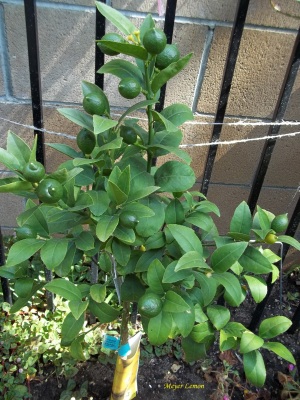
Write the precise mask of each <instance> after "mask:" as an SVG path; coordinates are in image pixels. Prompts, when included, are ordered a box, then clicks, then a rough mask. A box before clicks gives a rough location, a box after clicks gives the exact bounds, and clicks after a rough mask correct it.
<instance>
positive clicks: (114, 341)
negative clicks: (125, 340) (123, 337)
mask: <svg viewBox="0 0 300 400" xmlns="http://www.w3.org/2000/svg"><path fill="white" fill-rule="evenodd" d="M119 343H120V339H119V338H117V337H115V336H112V335H105V336H104V340H103V343H102V347H104V348H105V349H109V350H117V349H118V347H119Z"/></svg>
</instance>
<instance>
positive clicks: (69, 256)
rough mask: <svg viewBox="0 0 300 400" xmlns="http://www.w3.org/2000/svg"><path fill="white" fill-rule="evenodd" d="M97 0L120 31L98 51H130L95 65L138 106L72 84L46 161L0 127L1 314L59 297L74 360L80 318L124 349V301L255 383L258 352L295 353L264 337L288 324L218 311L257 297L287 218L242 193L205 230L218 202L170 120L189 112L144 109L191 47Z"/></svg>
mask: <svg viewBox="0 0 300 400" xmlns="http://www.w3.org/2000/svg"><path fill="white" fill-rule="evenodd" d="M97 7H98V9H99V11H100V12H101V13H102V14H103V15H104V16H105V17H106V18H107V19H108V20H109V21H110V22H111V23H112V24H113V25H115V27H116V28H118V29H119V31H120V34H117V33H107V34H106V35H105V36H104V37H103V38H102V39H101V40H100V41H99V42H98V45H99V47H100V49H101V50H102V51H103V52H104V53H105V54H107V55H110V56H117V55H118V54H120V53H121V54H122V55H126V56H128V57H132V58H133V61H127V59H126V60H125V59H121V58H115V59H112V60H110V61H108V62H107V63H106V64H104V65H103V66H102V67H101V68H100V70H99V72H100V73H109V74H113V75H115V76H116V77H117V78H119V79H120V82H119V86H118V89H119V92H120V94H121V95H122V96H123V97H125V98H126V99H134V98H138V99H137V103H136V104H134V105H132V106H130V107H129V108H128V109H127V110H126V112H124V113H123V114H122V115H121V117H120V118H119V119H118V120H116V119H113V118H112V117H111V113H110V105H109V102H108V99H107V97H106V95H105V93H104V92H103V91H102V90H101V89H100V88H99V87H97V86H96V85H94V84H93V83H90V82H86V81H83V82H82V92H83V103H82V105H83V111H82V110H78V109H74V108H63V109H59V112H60V113H61V114H62V115H64V116H65V117H66V118H68V119H69V120H71V121H72V122H74V123H75V124H77V125H78V126H79V128H78V130H79V132H78V134H77V148H72V147H70V146H68V145H65V144H57V143H48V144H47V145H48V146H51V147H52V148H54V149H55V150H57V151H59V152H61V153H63V154H64V155H66V156H68V157H69V160H68V161H66V162H64V163H63V164H61V165H60V166H59V167H58V168H57V170H55V171H52V172H46V171H45V169H44V167H43V166H42V165H41V164H40V163H39V162H37V161H36V140H34V142H33V144H32V146H29V145H28V144H27V143H25V142H24V141H23V140H22V139H21V138H20V137H18V136H17V135H16V134H14V133H12V132H9V133H8V137H7V148H6V150H5V149H0V162H1V163H3V164H4V165H5V166H6V167H7V168H8V169H9V170H10V171H11V172H12V173H13V175H12V176H11V177H9V178H6V179H2V180H1V182H0V184H1V185H0V192H2V193H7V192H10V193H15V194H16V195H20V196H24V197H26V198H27V202H26V207H25V210H24V212H22V213H21V214H20V215H19V216H18V217H17V223H18V228H17V229H16V237H17V241H16V242H15V243H14V244H13V245H12V246H11V247H10V250H9V252H8V256H7V260H6V264H5V265H4V266H3V267H1V269H0V276H2V277H4V278H8V279H11V280H13V282H14V304H13V305H12V307H11V308H10V309H9V312H10V313H15V312H17V311H18V310H20V309H22V308H23V307H24V306H28V305H30V304H31V302H32V299H33V298H36V297H40V298H44V297H43V296H45V294H44V290H45V289H46V290H47V291H49V292H52V293H54V294H55V295H58V296H60V297H62V298H63V299H65V300H66V301H68V303H67V306H66V307H67V310H66V315H65V316H64V319H63V322H62V324H61V332H60V340H61V342H60V343H61V345H62V346H65V347H67V348H69V351H70V354H71V355H72V357H73V358H74V359H77V360H81V361H84V360H85V359H86V355H85V352H84V349H85V342H86V340H87V337H86V334H85V332H86V329H85V327H86V324H87V320H88V319H91V318H93V317H96V318H97V319H98V321H99V322H98V325H95V326H94V327H93V329H94V330H95V331H96V329H97V328H99V329H103V325H105V324H106V326H107V324H110V323H113V322H115V321H118V320H119V321H120V326H119V329H118V330H112V331H110V332H109V333H110V338H114V339H113V343H114V346H115V348H113V349H112V348H111V347H109V349H108V350H109V351H107V350H105V349H104V351H107V352H108V353H109V354H110V353H111V352H110V350H115V351H117V352H119V354H121V355H122V356H123V359H125V358H126V352H127V349H128V341H129V338H130V336H131V333H132V332H130V328H129V326H130V325H129V322H130V316H131V315H132V314H134V313H135V304H136V303H137V305H138V312H139V314H140V315H141V322H142V329H143V331H144V332H145V334H146V335H147V338H148V340H149V342H150V344H151V345H153V346H161V345H163V344H164V343H166V342H167V341H168V340H169V339H175V338H177V337H178V336H179V337H180V338H181V341H180V343H181V348H182V352H183V354H184V359H185V361H186V362H194V361H196V360H198V359H201V358H204V357H205V356H206V353H207V351H208V349H209V348H210V347H211V346H212V345H213V344H214V342H215V340H216V339H217V340H218V343H219V349H220V351H221V352H225V351H228V350H231V349H234V350H235V351H237V352H239V353H240V355H241V359H242V362H243V368H244V371H245V374H246V377H247V380H248V381H249V382H251V383H252V384H253V385H255V386H257V387H260V386H262V385H263V384H264V382H265V379H266V369H265V365H264V360H263V356H262V350H269V351H271V352H273V353H275V354H276V355H278V356H279V357H281V358H283V359H285V360H287V361H288V362H289V363H291V364H295V359H294V357H293V355H292V353H291V352H290V351H289V350H288V349H287V348H286V347H285V346H284V345H283V344H282V343H280V342H279V341H276V340H274V338H276V337H277V336H278V335H280V334H282V333H284V332H285V331H286V330H287V329H288V328H289V327H290V326H291V321H290V320H289V319H288V318H286V317H285V316H273V317H270V318H267V319H265V320H263V321H262V322H261V324H260V326H259V329H258V333H254V332H251V331H250V330H249V329H247V327H246V326H245V325H243V324H242V323H240V322H238V321H235V320H233V319H232V316H231V312H230V309H234V308H239V307H240V306H241V305H242V303H243V302H244V300H245V298H246V295H247V293H248V294H250V295H251V296H252V297H253V299H254V301H255V302H256V303H259V302H261V301H262V300H263V299H264V297H265V296H266V294H267V284H266V282H265V275H266V274H269V273H271V274H272V277H273V281H275V280H276V279H277V278H278V276H279V269H278V267H277V266H276V265H275V264H276V263H277V262H278V261H279V259H280V258H279V257H278V255H277V254H276V253H274V252H273V251H272V250H271V247H270V246H269V245H271V246H272V245H274V244H275V243H277V242H278V243H280V242H284V243H287V244H289V245H292V246H294V247H295V248H296V249H298V250H300V245H299V243H298V242H297V241H296V240H295V239H293V238H291V237H288V236H286V235H284V234H282V232H284V230H285V229H286V227H287V224H288V218H287V215H285V214H283V215H277V216H275V215H274V214H272V213H271V212H269V211H267V210H264V209H262V208H260V207H257V212H256V214H255V216H254V217H252V215H251V212H250V209H249V207H248V205H247V204H246V202H242V203H241V204H240V205H239V206H238V207H237V208H236V210H235V212H234V214H233V216H232V219H231V222H230V226H229V230H228V235H226V236H220V235H219V234H218V230H217V227H216V225H215V223H214V219H213V216H212V215H214V216H217V217H220V212H219V209H218V207H217V205H215V204H214V203H212V202H210V201H209V200H208V199H207V198H206V197H205V196H203V195H202V194H201V193H200V192H198V191H196V190H194V185H195V181H196V178H195V174H194V172H193V170H192V168H191V167H190V165H189V164H190V162H191V158H190V156H189V155H188V154H187V153H186V152H184V151H183V150H181V149H180V144H181V141H182V136H183V135H182V132H181V130H180V128H179V127H180V125H182V124H183V123H184V122H186V121H188V120H191V119H193V114H192V112H191V111H190V109H189V108H188V107H187V106H185V105H183V104H172V105H170V106H168V107H166V108H165V109H164V110H163V111H162V112H158V111H156V110H155V104H156V103H157V102H158V99H159V95H160V89H161V88H162V87H163V85H164V84H166V83H167V82H168V81H169V80H170V79H172V78H174V77H175V76H176V75H177V74H178V73H179V72H180V71H181V70H182V69H184V68H185V67H186V66H187V65H188V62H189V60H190V58H191V57H192V54H187V55H184V56H181V55H180V53H179V50H178V48H177V46H176V45H175V44H173V45H168V44H167V40H166V37H165V34H164V33H163V31H161V30H160V29H159V28H157V27H156V26H155V22H154V20H153V18H152V17H151V15H149V16H148V17H146V18H145V20H144V21H143V23H142V25H141V27H140V29H139V30H138V29H137V28H136V27H135V26H134V25H133V24H132V23H131V21H129V20H128V19H127V18H126V17H124V16H123V15H122V14H121V13H119V12H117V11H116V10H114V9H112V8H111V7H109V6H107V5H105V4H103V3H100V2H97ZM142 96H144V98H143V97H142ZM138 110H145V115H146V116H147V126H143V124H141V123H140V121H139V120H138V119H137V118H134V113H135V112H136V111H138ZM167 156H168V157H169V158H167V161H165V158H166V157H167ZM162 157H163V160H164V162H160V160H161V158H162ZM37 253H38V254H39V255H40V259H41V261H42V265H41V266H40V268H41V270H42V269H43V268H44V267H45V268H46V270H49V271H51V272H52V273H53V279H52V280H51V281H49V282H46V281H45V279H44V274H40V273H38V274H36V273H33V271H32V268H31V264H30V262H29V260H31V258H32V257H35V256H36V254H37ZM87 270H88V271H87ZM82 278H84V279H82ZM111 340H112V339H111ZM124 349H125V350H126V351H125V354H124ZM124 390H126V386H124V385H123V383H122V384H121V383H120V385H119V387H118V389H117V390H116V391H115V392H114V394H113V397H112V398H115V397H114V396H119V397H118V398H123V397H121V395H120V393H121V392H124ZM123 395H124V394H123ZM132 396H134V393H132Z"/></svg>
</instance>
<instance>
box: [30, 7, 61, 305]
mask: <svg viewBox="0 0 300 400" xmlns="http://www.w3.org/2000/svg"><path fill="white" fill-rule="evenodd" d="M24 11H25V21H26V34H27V46H28V62H29V72H30V88H31V103H32V116H33V125H34V126H35V128H36V129H35V130H34V134H35V135H37V138H38V139H37V152H36V159H37V161H39V162H41V163H42V164H44V165H45V149H44V132H43V131H42V129H43V126H44V123H43V103H42V89H41V73H40V55H39V39H38V23H37V10H36V1H35V0H24ZM45 277H46V281H47V282H49V281H51V280H52V272H51V271H49V270H48V269H47V268H45ZM46 299H47V306H48V309H49V310H54V295H53V293H51V292H48V291H46Z"/></svg>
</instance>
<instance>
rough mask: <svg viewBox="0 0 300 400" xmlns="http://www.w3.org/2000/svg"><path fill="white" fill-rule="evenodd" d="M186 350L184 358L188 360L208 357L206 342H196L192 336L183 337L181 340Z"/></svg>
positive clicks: (192, 360)
mask: <svg viewBox="0 0 300 400" xmlns="http://www.w3.org/2000/svg"><path fill="white" fill-rule="evenodd" d="M181 345H182V349H183V351H184V360H185V361H186V362H189V363H191V362H194V361H197V360H199V359H203V358H205V357H206V347H205V344H204V343H196V342H195V341H194V340H193V339H192V338H191V337H190V336H188V337H186V338H183V339H182V341H181Z"/></svg>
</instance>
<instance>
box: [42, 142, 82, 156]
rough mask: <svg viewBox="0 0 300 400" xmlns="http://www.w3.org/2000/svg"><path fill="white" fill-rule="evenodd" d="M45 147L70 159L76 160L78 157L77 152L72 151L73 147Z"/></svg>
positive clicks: (48, 144) (50, 145)
mask: <svg viewBox="0 0 300 400" xmlns="http://www.w3.org/2000/svg"><path fill="white" fill-rule="evenodd" d="M46 145H47V146H49V147H51V148H52V149H55V150H57V151H59V152H60V153H62V154H64V155H66V156H68V157H71V158H77V157H79V156H80V153H79V152H77V151H76V150H74V149H73V147H71V146H68V145H67V144H63V143H46Z"/></svg>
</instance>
